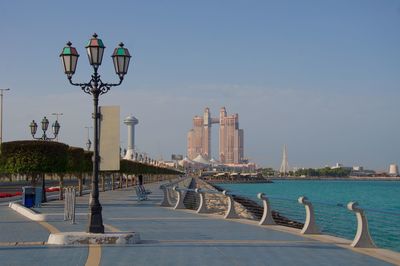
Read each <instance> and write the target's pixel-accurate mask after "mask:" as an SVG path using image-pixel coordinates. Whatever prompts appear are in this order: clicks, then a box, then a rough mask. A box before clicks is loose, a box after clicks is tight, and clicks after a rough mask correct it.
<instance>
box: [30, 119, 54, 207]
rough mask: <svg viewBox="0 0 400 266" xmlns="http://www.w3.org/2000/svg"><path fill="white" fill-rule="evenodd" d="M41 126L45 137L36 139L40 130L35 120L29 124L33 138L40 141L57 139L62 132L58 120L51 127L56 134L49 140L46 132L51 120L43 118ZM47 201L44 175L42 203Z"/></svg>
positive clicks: (43, 177)
mask: <svg viewBox="0 0 400 266" xmlns="http://www.w3.org/2000/svg"><path fill="white" fill-rule="evenodd" d="M41 124H42V130H43V135H42V136H41V137H39V138H36V137H35V135H36V131H37V128H38V125H37V124H36V122H35V120H32V122H31V123H30V124H29V127H30V129H31V134H32V138H34V139H38V140H44V141H48V140H53V139H56V138H57V136H58V133H59V132H60V124H59V123H58V121H57V120H56V121H55V122H54V123H53V125H52V126H51V128H52V129H53V134H54V137H53V138H49V137H48V136H47V134H46V131H47V129H48V128H49V120H48V119H47V118H46V117H43V119H42V122H41ZM46 201H47V198H46V179H45V174H42V202H46Z"/></svg>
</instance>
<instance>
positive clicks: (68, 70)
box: [60, 42, 79, 78]
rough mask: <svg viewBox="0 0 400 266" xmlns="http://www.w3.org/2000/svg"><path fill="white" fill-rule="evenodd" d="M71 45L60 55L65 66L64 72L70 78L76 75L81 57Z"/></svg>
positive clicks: (69, 43)
mask: <svg viewBox="0 0 400 266" xmlns="http://www.w3.org/2000/svg"><path fill="white" fill-rule="evenodd" d="M71 45H72V43H71V42H68V43H67V46H65V47H64V49H63V50H62V52H61V54H60V57H61V59H62V63H63V66H64V72H65V74H67V76H68V78H71V77H72V75H74V73H75V70H76V64H77V63H78V57H79V54H78V52H77V51H76V48H75V47H72V46H71Z"/></svg>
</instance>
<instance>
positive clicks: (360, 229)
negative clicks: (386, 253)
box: [347, 202, 376, 248]
mask: <svg viewBox="0 0 400 266" xmlns="http://www.w3.org/2000/svg"><path fill="white" fill-rule="evenodd" d="M347 209H349V210H350V211H353V212H354V213H355V214H356V217H357V233H356V236H355V237H354V240H353V242H352V243H351V246H352V247H355V248H375V247H376V246H375V243H374V241H373V240H372V238H371V235H370V234H369V229H368V220H367V217H366V216H365V214H364V210H363V209H361V208H359V207H358V203H357V202H349V203H348V204H347Z"/></svg>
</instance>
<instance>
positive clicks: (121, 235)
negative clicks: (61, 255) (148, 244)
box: [47, 232, 140, 245]
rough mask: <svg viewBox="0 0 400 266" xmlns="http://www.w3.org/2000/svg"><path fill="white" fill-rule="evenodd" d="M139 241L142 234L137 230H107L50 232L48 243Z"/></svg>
mask: <svg viewBox="0 0 400 266" xmlns="http://www.w3.org/2000/svg"><path fill="white" fill-rule="evenodd" d="M139 243H140V235H139V233H136V232H107V233H104V234H93V233H86V232H63V233H55V234H50V236H49V239H48V240H47V244H50V245H92V244H95V245H102V244H115V245H126V244H139Z"/></svg>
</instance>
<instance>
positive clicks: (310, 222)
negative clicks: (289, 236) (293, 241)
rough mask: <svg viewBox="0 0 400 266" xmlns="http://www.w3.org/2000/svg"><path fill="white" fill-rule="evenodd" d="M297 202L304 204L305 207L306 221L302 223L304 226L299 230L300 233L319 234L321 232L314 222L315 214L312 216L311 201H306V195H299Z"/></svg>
mask: <svg viewBox="0 0 400 266" xmlns="http://www.w3.org/2000/svg"><path fill="white" fill-rule="evenodd" d="M298 202H299V203H300V204H303V205H304V208H305V209H306V221H305V223H304V227H303V229H302V230H301V233H302V234H304V235H306V234H315V235H317V234H320V233H321V232H320V231H319V229H318V227H317V224H316V223H315V216H314V208H313V206H312V204H311V202H309V201H308V198H307V197H304V196H303V197H300V198H299V199H298Z"/></svg>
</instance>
